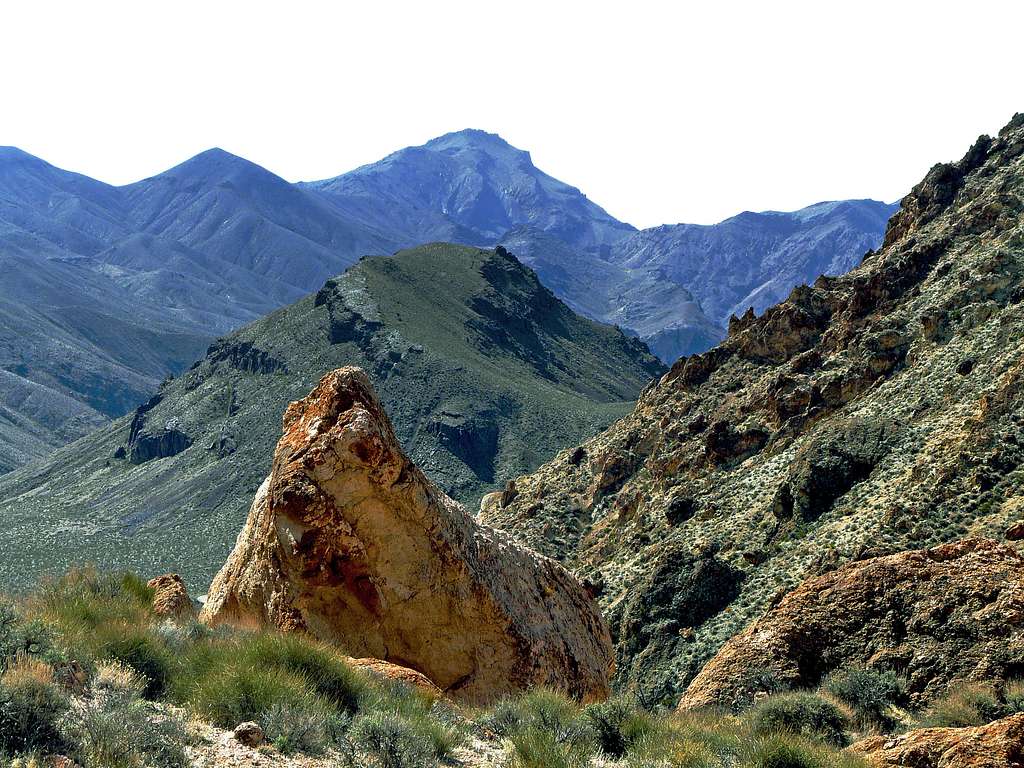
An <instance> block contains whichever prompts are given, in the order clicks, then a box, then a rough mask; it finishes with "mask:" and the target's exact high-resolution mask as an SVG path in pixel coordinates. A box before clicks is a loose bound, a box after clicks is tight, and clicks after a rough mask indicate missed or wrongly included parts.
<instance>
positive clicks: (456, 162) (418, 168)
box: [302, 130, 636, 247]
mask: <svg viewBox="0 0 1024 768" xmlns="http://www.w3.org/2000/svg"><path fill="white" fill-rule="evenodd" d="M302 186H303V187H305V188H308V189H313V190H316V191H317V192H319V193H321V194H323V195H324V196H326V197H327V199H329V200H330V201H331V202H332V203H333V204H334V205H335V206H336V207H337V208H338V209H339V210H341V211H343V212H344V213H346V214H347V215H348V216H349V217H350V218H352V219H354V220H357V221H363V222H365V223H366V224H368V225H371V226H374V227H376V228H377V229H379V230H380V231H382V232H389V233H392V234H394V235H396V236H400V237H402V238H404V239H405V240H406V241H408V242H417V243H418V242H425V241H429V240H446V241H456V242H466V243H471V244H474V245H491V244H493V243H496V242H497V241H498V240H500V239H501V237H502V236H503V235H504V234H505V233H506V232H507V231H508V230H509V229H512V228H513V227H516V226H520V225H528V226H532V227H534V228H536V229H538V230H541V231H544V232H548V233H550V234H552V235H554V236H555V237H557V238H558V239H560V240H561V241H562V242H565V243H567V244H570V245H573V246H578V247H589V246H601V245H606V244H609V243H612V242H615V241H616V240H619V239H621V238H622V237H624V236H625V235H627V234H629V233H631V232H634V231H636V230H635V229H634V228H633V227H631V226H630V225H629V224H623V223H622V222H620V221H618V220H616V219H615V218H613V217H612V216H610V215H608V213H606V212H605V211H604V210H603V209H602V208H600V207H599V206H597V205H595V204H594V203H592V202H591V201H590V200H588V199H587V197H586V196H585V195H584V194H583V193H582V192H580V191H579V190H578V189H576V188H575V187H571V186H569V185H568V184H565V183H563V182H561V181H558V180H557V179H554V178H552V177H551V176H548V175H547V174H546V173H544V172H543V171H541V170H540V169H538V168H537V167H536V166H535V165H534V164H533V161H532V159H531V158H530V153H529V152H524V151H523V150H521V149H516V148H515V147H513V146H512V145H511V144H509V143H508V142H506V141H505V140H504V139H502V138H501V137H500V136H498V135H497V134H493V133H486V132H484V131H478V130H464V131H458V132H456V133H448V134H445V135H444V136H439V137H438V138H436V139H433V140H432V141H428V142H427V143H426V144H424V145H423V146H420V147H407V148H405V149H402V150H399V151H398V152H395V153H393V154H391V155H388V156H387V157H386V158H384V159H383V160H380V161H379V162H376V163H372V164H370V165H365V166H363V167H361V168H357V169H355V170H354V171H350V172H348V173H345V174H342V175H341V176H337V177H335V178H332V179H324V180H322V181H314V182H309V183H307V184H303V185H302Z"/></svg>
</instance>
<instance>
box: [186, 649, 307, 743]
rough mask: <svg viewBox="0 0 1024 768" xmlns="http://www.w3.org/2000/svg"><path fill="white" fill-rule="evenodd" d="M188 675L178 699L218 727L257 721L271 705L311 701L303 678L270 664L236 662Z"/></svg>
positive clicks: (305, 704)
mask: <svg viewBox="0 0 1024 768" xmlns="http://www.w3.org/2000/svg"><path fill="white" fill-rule="evenodd" d="M189 679H191V680H192V681H193V683H194V684H193V685H192V686H191V687H190V688H189V689H188V690H187V693H186V695H185V697H184V700H183V701H182V702H181V703H182V704H184V705H186V706H187V707H188V708H189V709H191V710H192V711H193V712H195V713H196V714H198V715H200V716H202V717H204V718H206V719H207V720H209V721H210V722H211V723H213V724H214V725H217V726H220V727H221V728H234V727H235V726H236V725H238V724H239V723H242V722H245V721H247V720H256V721H258V720H260V719H261V718H262V717H263V714H264V713H265V712H268V711H269V710H270V709H271V708H273V707H278V706H290V707H297V708H305V709H311V708H313V706H314V704H315V701H314V699H313V695H312V693H311V692H310V690H309V687H308V686H307V684H306V681H305V679H304V678H302V677H301V676H299V675H295V674H292V673H290V672H286V671H284V670H281V669H275V668H273V667H271V668H260V667H252V666H249V665H247V664H245V663H238V664H233V665H231V666H228V667H225V668H221V669H218V670H213V671H211V673H210V674H207V675H202V676H195V677H190V678H189ZM179 682H180V681H179Z"/></svg>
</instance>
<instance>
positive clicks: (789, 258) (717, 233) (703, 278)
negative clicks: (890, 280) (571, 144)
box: [609, 200, 899, 351]
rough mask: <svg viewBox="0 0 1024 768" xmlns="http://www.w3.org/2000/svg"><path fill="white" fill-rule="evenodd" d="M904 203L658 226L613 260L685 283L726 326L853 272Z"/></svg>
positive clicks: (824, 206) (624, 245)
mask: <svg viewBox="0 0 1024 768" xmlns="http://www.w3.org/2000/svg"><path fill="white" fill-rule="evenodd" d="M898 208H899V206H898V205H889V204H887V203H880V202H878V201H876V200H841V201H838V202H828V203H818V204H817V205H812V206H808V207H807V208H802V209H800V210H798V211H793V212H791V213H781V212H778V211H765V212H763V213H751V212H749V211H748V212H746V213H741V214H739V215H738V216H733V217H732V218H731V219H726V220H725V221H723V222H721V223H719V224H713V225H708V226H704V225H697V224H675V225H666V226H663V227H654V228H652V229H645V230H642V231H641V232H637V233H636V234H634V235H631V236H630V237H629V238H627V239H625V240H623V241H621V242H620V243H618V244H617V245H616V247H615V248H614V249H613V252H612V254H611V255H610V256H609V260H610V261H613V262H614V263H616V264H620V265H622V266H625V267H629V268H632V269H635V270H640V269H642V270H646V271H649V270H652V269H653V270H657V271H658V273H659V274H661V275H662V276H663V277H664V278H666V279H668V280H670V281H672V282H674V283H678V284H680V285H684V286H686V287H687V288H688V289H689V290H690V291H691V293H693V295H694V296H696V297H697V299H698V300H699V301H700V303H701V306H702V307H704V310H705V311H706V312H707V315H708V317H710V318H711V319H712V320H713V321H714V322H717V323H719V324H721V325H723V326H724V325H725V324H726V322H727V321H728V319H729V315H731V314H737V315H741V314H743V312H745V311H746V309H747V307H751V306H752V307H753V308H754V311H755V312H756V313H758V314H760V313H761V312H763V311H764V310H766V309H767V308H768V307H770V306H772V305H773V304H777V303H779V302H780V301H782V300H783V299H785V298H786V296H787V295H789V292H790V291H791V290H792V289H793V287H794V286H797V285H800V284H801V283H811V282H813V281H814V279H815V278H816V277H817V276H818V275H842V274H844V273H846V272H849V271H850V270H851V269H853V268H854V267H856V266H857V265H858V264H860V261H861V258H863V256H864V254H865V253H867V252H868V251H869V250H871V249H873V248H877V247H878V246H879V245H881V242H882V235H883V233H884V232H885V225H886V222H887V221H888V220H889V217H891V216H892V215H893V214H894V213H895V212H896V210H897V209H898ZM701 351H703V350H701Z"/></svg>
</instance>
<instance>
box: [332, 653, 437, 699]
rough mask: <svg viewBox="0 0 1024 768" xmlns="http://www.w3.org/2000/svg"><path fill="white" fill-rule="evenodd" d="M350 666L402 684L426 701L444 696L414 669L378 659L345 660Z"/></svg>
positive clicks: (431, 682) (428, 679) (424, 676)
mask: <svg viewBox="0 0 1024 768" xmlns="http://www.w3.org/2000/svg"><path fill="white" fill-rule="evenodd" d="M345 661H346V662H348V663H349V664H350V665H351V666H353V667H355V668H356V669H360V670H362V671H363V672H365V673H366V674H368V675H373V676H374V677H377V678H380V679H382V680H386V681H388V682H393V683H402V684H403V685H407V686H409V687H410V688H415V689H416V690H417V691H419V692H420V693H421V694H423V695H424V696H426V697H427V698H428V699H439V698H441V697H442V696H444V691H442V690H441V689H440V688H438V687H437V686H436V685H434V683H433V681H431V680H430V678H428V677H427V676H426V675H424V674H423V673H422V672H417V671H416V670H415V669H409V668H408V667H401V666H399V665H398V664H392V663H390V662H387V661H381V660H380V659H351V658H347V659H345Z"/></svg>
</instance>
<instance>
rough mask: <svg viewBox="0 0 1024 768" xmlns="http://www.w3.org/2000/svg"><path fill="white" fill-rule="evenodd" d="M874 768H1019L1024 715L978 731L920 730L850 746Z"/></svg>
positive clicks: (1022, 759) (1022, 754)
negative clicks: (905, 767)
mask: <svg viewBox="0 0 1024 768" xmlns="http://www.w3.org/2000/svg"><path fill="white" fill-rule="evenodd" d="M849 749H850V751H851V752H853V753H854V754H857V755H861V756H862V757H864V758H865V759H866V760H867V762H868V764H869V765H871V766H872V768H903V767H904V766H910V767H912V768H918V767H920V768H1019V766H1021V765H1024V715H1012V716H1011V717H1007V718H1004V719H1002V720H997V721H996V722H994V723H989V724H988V725H982V726H979V727H977V728H921V729H918V730H916V731H910V732H909V733H904V734H901V735H899V736H871V737H869V738H867V739H863V740H862V741H858V742H857V743H856V744H854V745H853V746H851V747H850V748H849Z"/></svg>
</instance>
